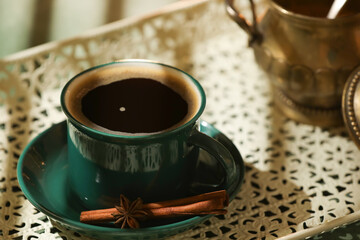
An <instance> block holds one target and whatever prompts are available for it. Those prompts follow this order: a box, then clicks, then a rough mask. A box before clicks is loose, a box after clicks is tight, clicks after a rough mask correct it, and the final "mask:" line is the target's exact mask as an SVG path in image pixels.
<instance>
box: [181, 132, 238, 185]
mask: <svg viewBox="0 0 360 240" xmlns="http://www.w3.org/2000/svg"><path fill="white" fill-rule="evenodd" d="M187 143H189V144H192V145H195V146H197V147H199V148H202V149H203V150H205V151H206V152H208V153H209V154H210V155H212V156H213V157H214V158H215V159H216V160H217V162H218V163H219V164H220V165H221V167H222V168H223V170H224V171H225V172H226V178H225V179H224V181H225V182H222V185H224V186H229V185H231V183H234V182H236V181H237V180H238V178H239V176H238V175H239V174H238V168H237V166H236V162H235V159H234V158H233V156H232V155H231V153H230V152H229V150H228V149H227V148H226V147H225V146H224V145H222V144H221V143H220V142H219V141H217V140H216V139H214V138H212V137H210V136H208V135H206V134H204V133H202V132H200V131H198V130H197V129H194V131H193V133H192V135H191V136H190V137H189V138H188V140H187Z"/></svg>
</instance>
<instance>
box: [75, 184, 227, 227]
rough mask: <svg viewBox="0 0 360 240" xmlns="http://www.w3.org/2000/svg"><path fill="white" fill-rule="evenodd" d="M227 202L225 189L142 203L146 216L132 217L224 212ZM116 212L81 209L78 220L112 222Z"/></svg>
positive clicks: (161, 216) (115, 210)
mask: <svg viewBox="0 0 360 240" xmlns="http://www.w3.org/2000/svg"><path fill="white" fill-rule="evenodd" d="M228 203H229V198H228V194H227V193H226V191H225V190H220V191H215V192H210V193H204V194H200V195H196V196H192V197H187V198H182V199H176V200H169V201H163V202H156V203H147V204H142V207H141V209H140V210H143V211H145V212H146V216H133V217H134V218H146V219H151V218H166V217H178V216H184V215H206V214H217V215H218V214H225V213H226V210H225V209H224V208H225V207H226V206H228ZM118 214H119V210H118V209H117V208H108V209H100V210H91V211H83V212H81V214H80V222H83V223H91V224H97V223H104V222H113V221H115V220H116V219H117V217H116V216H117V215H118ZM135 215H136V214H135Z"/></svg>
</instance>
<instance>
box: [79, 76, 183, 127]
mask: <svg viewBox="0 0 360 240" xmlns="http://www.w3.org/2000/svg"><path fill="white" fill-rule="evenodd" d="M82 112H83V113H84V115H85V116H86V117H87V118H88V119H89V120H90V121H92V122H94V123H95V124H97V125H99V126H102V127H104V128H107V129H109V130H113V131H120V132H128V133H151V132H158V131H162V130H164V129H167V128H170V127H171V126H173V125H175V124H176V123H178V122H180V121H181V120H182V119H183V118H184V117H185V116H186V115H187V112H188V104H187V102H186V101H185V100H184V99H183V98H182V97H181V96H180V95H179V94H178V93H177V92H175V91H174V90H172V89H171V88H169V87H167V86H166V85H164V84H162V83H160V82H158V81H156V80H152V79H149V78H130V79H125V80H121V81H116V82H113V83H110V84H107V85H102V86H99V87H97V88H94V89H92V90H91V91H89V92H88V93H87V94H86V95H85V96H84V97H83V98H82Z"/></svg>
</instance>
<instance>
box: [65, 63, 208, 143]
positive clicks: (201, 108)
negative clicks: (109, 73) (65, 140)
mask: <svg viewBox="0 0 360 240" xmlns="http://www.w3.org/2000/svg"><path fill="white" fill-rule="evenodd" d="M134 63H135V64H136V63H138V64H141V65H143V66H145V67H151V66H154V65H157V66H161V67H164V69H168V70H169V71H176V72H179V73H180V74H182V76H184V77H186V78H187V79H188V80H190V81H191V82H192V83H193V84H194V86H195V87H196V91H197V92H198V94H199V96H200V97H199V107H198V109H197V111H196V113H195V114H194V115H193V116H192V117H191V118H190V119H189V120H188V121H186V122H185V123H184V124H182V125H179V126H177V127H176V128H173V129H170V130H168V131H167V130H165V131H162V132H155V133H150V134H146V135H127V134H114V133H109V132H104V131H100V130H98V129H94V128H91V127H89V126H87V125H85V124H83V123H81V122H80V121H79V120H77V119H76V118H75V117H74V116H73V115H72V114H71V113H70V111H69V109H68V107H67V106H66V104H65V95H66V92H67V89H68V88H69V86H70V85H71V84H72V83H73V82H74V81H76V79H77V78H78V77H80V76H82V75H84V74H86V73H89V72H91V71H94V70H97V69H100V68H103V67H107V66H113V65H122V64H134ZM60 103H61V107H62V111H63V113H64V114H65V115H66V117H67V119H68V121H70V122H71V123H72V124H73V125H74V126H75V127H77V128H78V129H79V130H81V131H83V132H86V133H89V134H92V135H95V136H99V137H101V138H105V139H117V140H119V139H123V140H145V139H154V138H159V137H167V136H171V135H173V134H176V133H178V132H179V131H182V130H183V129H186V128H187V127H188V126H191V125H192V124H193V123H195V122H196V120H197V119H199V117H200V116H201V114H202V113H203V111H204V109H205V105H206V96H205V91H204V89H203V87H202V86H201V85H200V83H199V82H198V81H197V80H196V79H195V78H194V77H192V76H191V75H190V74H188V73H187V72H185V71H183V70H181V69H179V68H177V67H174V66H171V65H168V64H165V63H161V62H157V61H153V60H146V59H123V60H117V61H113V62H108V63H104V64H100V65H97V66H94V67H91V68H88V69H86V70H84V71H82V72H80V73H78V74H76V75H75V76H74V77H72V78H71V79H70V80H69V81H68V82H67V83H66V84H65V86H64V87H63V89H62V91H61V95H60Z"/></svg>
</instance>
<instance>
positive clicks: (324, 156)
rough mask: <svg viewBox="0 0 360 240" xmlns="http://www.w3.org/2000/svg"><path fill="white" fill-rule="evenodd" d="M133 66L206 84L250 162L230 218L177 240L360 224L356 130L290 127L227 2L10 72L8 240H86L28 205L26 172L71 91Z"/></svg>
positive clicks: (178, 10)
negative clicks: (29, 148) (128, 63)
mask: <svg viewBox="0 0 360 240" xmlns="http://www.w3.org/2000/svg"><path fill="white" fill-rule="evenodd" d="M243 4H245V6H244V8H247V4H248V2H247V1H244V3H243ZM122 58H146V59H152V60H158V61H161V62H164V63H168V64H171V65H174V66H177V67H179V68H181V69H183V70H185V71H187V72H189V73H190V74H192V75H193V76H194V77H195V78H196V79H198V80H199V81H200V82H201V84H202V85H203V86H204V88H205V90H206V93H207V97H208V102H207V108H206V111H205V114H204V116H203V119H204V120H206V121H208V122H210V123H212V124H214V126H215V127H216V128H218V129H220V130H221V131H223V132H224V133H225V134H226V135H227V136H228V137H229V138H231V139H232V140H233V142H234V143H235V145H236V146H237V147H238V149H239V150H240V152H241V154H242V156H243V157H244V160H245V162H246V176H245V182H244V184H243V186H242V190H241V192H240V193H239V194H238V195H237V197H236V199H235V200H234V201H233V202H232V203H231V204H230V206H229V213H228V214H227V215H226V216H225V217H224V218H217V217H212V218H210V220H208V221H207V222H205V223H203V224H201V225H199V226H198V227H196V228H195V229H193V230H189V231H186V232H184V233H181V234H179V235H176V236H174V237H173V238H174V239H178V238H180V239H182V238H186V239H198V238H214V239H275V238H281V237H283V238H284V239H295V238H303V237H306V236H310V235H313V234H316V233H319V232H321V231H324V230H329V229H331V228H333V227H335V226H339V225H342V224H346V223H349V222H351V221H354V220H357V219H358V218H359V215H360V213H359V212H360V211H359V208H360V192H359V183H360V171H359V169H360V162H359V161H358V159H359V158H360V152H359V150H358V149H357V147H356V146H355V144H354V143H353V142H351V140H350V139H349V137H348V135H347V134H346V131H345V129H344V128H331V129H322V128H319V127H314V126H309V125H303V124H298V123H296V122H294V121H292V120H289V119H287V118H285V117H283V116H282V115H281V113H280V112H279V111H278V110H277V109H276V108H275V107H274V106H273V102H272V98H271V92H270V89H269V84H268V80H267V79H266V77H265V75H264V74H263V73H262V72H261V71H260V70H259V68H258V67H257V65H256V64H255V61H254V58H253V54H252V50H251V49H250V48H248V47H247V36H246V35H245V34H244V33H243V32H242V31H241V30H240V29H239V28H238V26H237V25H236V24H235V23H233V22H232V21H231V20H230V19H229V18H228V16H227V15H226V13H225V6H224V2H223V1H221V0H210V1H204V0H201V1H195V0H192V1H180V2H178V3H175V4H174V5H171V6H169V7H167V8H165V9H164V10H162V11H160V12H157V13H155V14H153V15H147V16H144V17H142V18H132V19H126V20H123V21H119V22H115V23H113V24H109V25H105V26H103V27H100V28H98V29H95V30H93V31H90V32H88V33H87V34H84V35H81V36H78V37H76V38H72V39H69V40H66V41H61V42H54V43H49V44H45V45H42V46H39V47H36V48H33V49H29V50H27V51H24V52H21V53H18V54H15V55H12V56H10V57H7V58H4V59H2V60H0V132H1V134H0V238H1V237H3V238H4V239H10V238H15V239H32V238H36V239H58V238H59V239H60V238H63V239H84V237H82V236H81V235H79V234H77V233H73V232H70V231H59V230H58V229H56V228H55V227H53V226H52V225H51V223H50V221H49V220H48V219H47V218H46V216H45V215H44V214H43V213H41V212H39V211H37V210H36V209H35V208H34V207H33V206H32V205H31V204H30V203H29V202H28V201H27V200H26V199H25V198H24V195H23V194H22V192H21V190H20V189H19V186H18V182H17V178H16V164H17V161H18V158H19V155H20V154H21V152H22V150H23V148H24V147H25V146H26V144H27V143H29V141H30V140H31V139H32V138H34V137H35V136H36V135H37V134H39V133H40V132H41V131H43V130H45V129H46V128H48V127H49V126H51V125H52V124H53V123H57V122H60V121H62V120H64V119H65V116H64V114H63V113H62V112H61V109H60V106H59V93H60V89H61V87H62V86H63V85H64V83H65V82H66V81H67V80H68V79H69V78H70V77H72V76H74V75H75V74H76V73H78V72H80V71H82V70H84V69H86V68H88V67H90V66H93V65H97V64H100V63H105V62H109V61H113V60H116V59H122Z"/></svg>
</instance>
